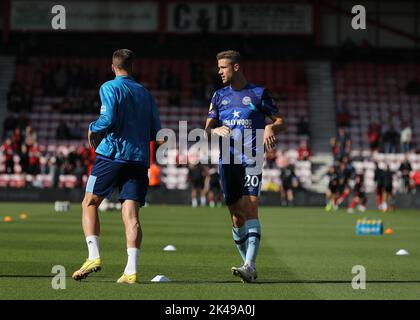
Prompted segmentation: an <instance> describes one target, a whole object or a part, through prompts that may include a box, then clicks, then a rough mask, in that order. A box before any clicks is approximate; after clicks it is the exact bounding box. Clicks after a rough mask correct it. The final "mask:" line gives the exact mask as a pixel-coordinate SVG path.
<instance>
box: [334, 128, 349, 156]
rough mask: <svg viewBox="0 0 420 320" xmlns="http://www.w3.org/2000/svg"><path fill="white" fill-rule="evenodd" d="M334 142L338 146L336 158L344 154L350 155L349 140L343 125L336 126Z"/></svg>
mask: <svg viewBox="0 0 420 320" xmlns="http://www.w3.org/2000/svg"><path fill="white" fill-rule="evenodd" d="M336 143H337V148H338V158H339V159H342V158H343V157H344V156H346V155H350V151H351V141H350V138H349V136H348V134H347V133H346V130H345V129H344V128H343V127H340V128H338V132H337V137H336Z"/></svg>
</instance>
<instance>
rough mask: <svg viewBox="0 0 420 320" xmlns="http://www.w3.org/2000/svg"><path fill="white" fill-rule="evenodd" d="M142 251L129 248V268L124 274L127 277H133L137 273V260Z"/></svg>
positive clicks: (126, 268) (127, 267)
mask: <svg viewBox="0 0 420 320" xmlns="http://www.w3.org/2000/svg"><path fill="white" fill-rule="evenodd" d="M139 253H140V249H137V248H127V255H128V259H127V266H126V267H125V270H124V273H125V274H126V275H132V274H134V273H137V259H138V257H139Z"/></svg>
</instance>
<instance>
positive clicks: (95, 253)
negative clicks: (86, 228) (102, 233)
mask: <svg viewBox="0 0 420 320" xmlns="http://www.w3.org/2000/svg"><path fill="white" fill-rule="evenodd" d="M86 244H87V247H88V250H89V257H88V259H89V260H93V259H96V258H99V237H98V236H88V237H86Z"/></svg>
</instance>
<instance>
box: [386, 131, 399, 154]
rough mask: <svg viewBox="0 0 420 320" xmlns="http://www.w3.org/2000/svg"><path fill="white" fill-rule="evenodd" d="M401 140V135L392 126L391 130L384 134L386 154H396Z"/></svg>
mask: <svg viewBox="0 0 420 320" xmlns="http://www.w3.org/2000/svg"><path fill="white" fill-rule="evenodd" d="M399 139H400V135H399V133H398V132H397V130H395V128H394V126H393V125H392V124H391V125H390V126H389V128H388V129H387V130H386V131H385V132H384V135H383V142H384V145H385V150H384V151H385V153H396V152H397V145H398V141H399Z"/></svg>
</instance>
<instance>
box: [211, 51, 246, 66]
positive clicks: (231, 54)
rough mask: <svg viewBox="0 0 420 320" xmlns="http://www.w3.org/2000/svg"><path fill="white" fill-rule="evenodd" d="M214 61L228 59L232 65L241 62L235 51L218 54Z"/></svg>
mask: <svg viewBox="0 0 420 320" xmlns="http://www.w3.org/2000/svg"><path fill="white" fill-rule="evenodd" d="M216 59H217V60H220V59H229V60H230V61H231V62H232V64H235V63H240V62H241V54H240V53H239V52H238V51H235V50H227V51H222V52H219V53H218V54H217V55H216Z"/></svg>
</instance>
